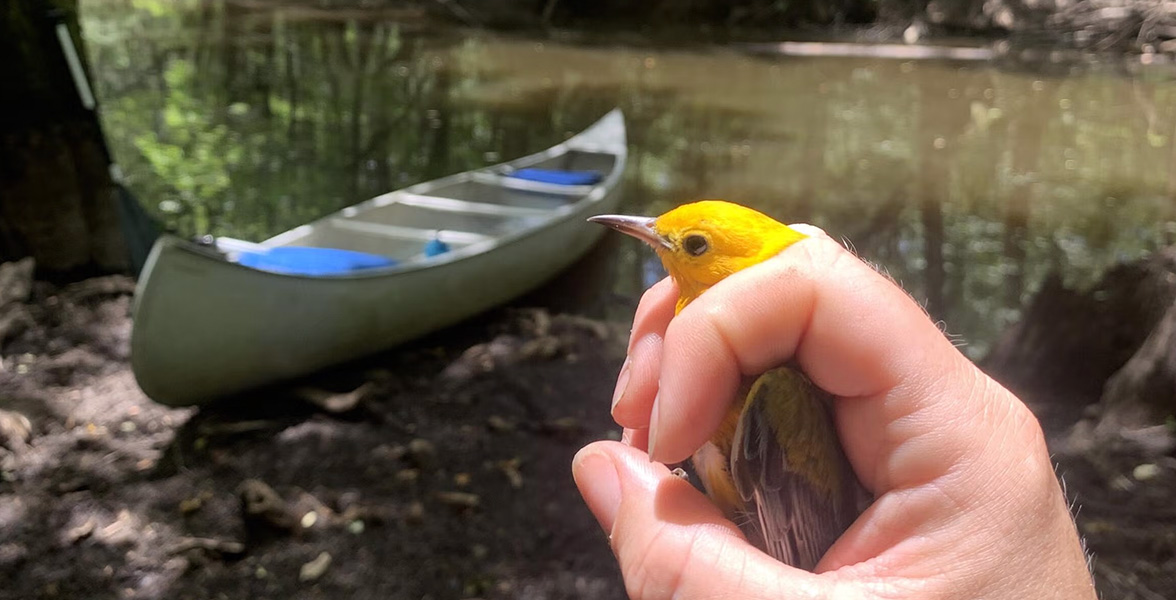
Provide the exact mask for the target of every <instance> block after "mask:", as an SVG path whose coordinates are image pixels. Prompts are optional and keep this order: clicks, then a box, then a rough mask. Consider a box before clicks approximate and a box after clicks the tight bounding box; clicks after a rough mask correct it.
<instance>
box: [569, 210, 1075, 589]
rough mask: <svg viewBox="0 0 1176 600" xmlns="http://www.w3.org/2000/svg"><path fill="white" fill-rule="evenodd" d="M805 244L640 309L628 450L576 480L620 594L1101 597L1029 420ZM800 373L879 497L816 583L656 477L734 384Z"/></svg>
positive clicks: (913, 317)
mask: <svg viewBox="0 0 1176 600" xmlns="http://www.w3.org/2000/svg"><path fill="white" fill-rule="evenodd" d="M803 231H804V232H805V233H809V234H810V235H811V236H812V237H810V238H808V239H805V240H803V241H801V242H798V243H797V244H795V245H793V246H792V247H790V248H789V249H788V250H786V251H784V252H783V253H781V254H780V255H779V256H777V257H775V258H773V259H771V260H768V261H766V262H764V263H762V264H759V265H756V266H754V267H751V268H748V269H745V270H744V271H741V272H739V273H735V274H734V275H731V276H730V277H728V278H727V279H725V280H723V281H722V282H720V283H718V284H717V285H715V286H714V287H713V288H711V289H710V290H709V291H707V292H706V293H705V294H703V295H702V296H701V297H699V298H698V299H697V300H695V301H694V302H693V303H691V304H690V305H689V306H687V307H686V308H685V309H684V310H683V311H682V312H681V314H680V315H678V316H677V317H676V318H675V317H674V316H673V315H674V304H675V301H676V299H677V297H678V292H677V289H676V287H675V286H674V284H673V283H672V282H671V281H669V280H665V281H662V282H661V283H659V284H657V285H655V286H654V287H652V288H650V289H649V290H648V291H647V292H646V293H645V296H644V297H643V298H642V300H641V305H640V306H639V308H638V310H637V315H636V317H635V319H634V326H633V333H632V337H631V339H630V343H629V350H628V356H629V358H628V359H627V361H626V366H625V367H624V368H622V374H621V376H620V377H619V378H618V390H617V397H616V399H615V400H614V406H613V417H614V418H615V419H616V421H617V422H618V423H619V424H620V425H622V426H623V427H624V428H625V438H624V439H625V441H626V442H627V443H625V444H619V443H616V442H597V443H594V444H591V445H589V446H587V447H586V448H584V449H583V450H581V451H580V452H579V454H577V455H576V458H575V461H574V462H573V473H574V476H575V479H576V483H577V485H578V486H579V488H580V491H581V493H582V494H583V496H584V499H585V501H586V502H587V503H588V506H589V508H590V509H591V510H592V512H593V514H594V515H595V516H596V518H597V520H599V521H600V523H601V525H602V526H603V527H604V529H605V530H606V531H608V532H609V533H610V536H609V537H610V540H611V544H612V547H613V550H614V552H615V553H616V555H617V560H618V561H619V563H620V566H621V572H622V574H623V576H624V579H625V585H626V588H627V590H628V592H629V594H630V595H631V596H632V597H634V598H642V599H644V598H671V597H672V598H712V597H722V598H726V597H739V598H811V599H815V598H908V597H911V598H913V597H918V598H980V597H983V598H1018V599H1020V598H1068V599H1071V598H1094V597H1095V593H1094V588H1093V585H1092V583H1091V578H1090V574H1089V572H1088V570H1087V564H1086V557H1085V555H1084V553H1083V551H1082V547H1081V544H1080V542H1079V539H1078V535H1077V531H1076V530H1075V527H1074V524H1073V520H1072V518H1071V516H1070V513H1069V510H1068V509H1067V506H1066V501H1065V499H1064V497H1063V495H1062V492H1061V488H1060V486H1059V485H1058V482H1057V480H1056V478H1055V477H1054V471H1053V467H1052V464H1051V462H1050V460H1049V455H1048V452H1047V449H1046V446H1045V441H1044V438H1043V436H1042V433H1041V427H1040V425H1039V424H1038V422H1037V419H1036V418H1035V417H1034V416H1033V415H1032V413H1030V412H1029V410H1028V409H1027V408H1026V407H1025V405H1024V404H1023V403H1022V402H1021V401H1020V400H1018V399H1017V398H1016V397H1015V396H1014V395H1012V394H1011V393H1010V392H1008V391H1007V390H1005V389H1004V388H1002V387H1001V386H1000V385H999V384H997V383H996V382H994V381H993V380H991V379H990V378H988V377H987V376H986V375H984V374H983V373H982V372H980V370H979V369H977V368H976V367H975V366H974V365H973V364H972V363H971V362H970V361H968V360H967V358H965V357H964V356H963V355H962V354H960V353H959V352H958V351H957V350H956V349H955V348H954V347H953V346H952V345H951V343H950V342H949V341H948V340H947V339H946V338H945V337H944V335H943V334H942V333H941V332H940V331H939V329H938V328H937V327H936V326H935V324H933V323H932V322H931V320H930V319H929V318H928V317H927V315H926V313H924V312H923V310H922V309H921V308H920V307H919V306H918V305H917V304H916V303H915V302H914V301H913V300H912V299H911V298H910V297H909V296H907V295H906V294H905V293H904V292H903V291H902V290H901V289H899V288H898V287H897V286H896V285H895V284H894V283H892V282H891V281H890V280H888V279H886V278H885V277H883V276H881V275H879V274H878V273H877V272H875V271H874V270H872V269H871V268H869V267H868V266H867V265H866V264H865V263H863V262H862V261H860V260H859V259H857V258H856V257H855V256H853V255H852V254H851V253H849V252H848V251H846V250H845V249H844V248H842V247H841V246H840V245H838V244H837V243H836V242H834V241H833V240H831V239H829V238H828V236H826V235H824V233H823V232H821V231H820V230H817V229H815V228H808V229H804V230H803ZM792 359H795V360H796V361H797V362H798V363H799V365H800V366H801V368H802V369H803V370H804V371H805V373H806V374H807V375H808V376H809V377H810V378H811V379H812V380H813V382H814V383H816V384H817V385H818V386H820V387H821V388H823V389H824V390H825V391H827V392H829V393H831V394H833V395H834V396H835V397H836V398H837V399H836V403H835V414H836V421H837V428H838V431H839V434H840V437H841V441H842V445H843V446H844V448H845V451H846V454H847V455H848V457H849V459H850V461H851V462H852V464H853V466H854V470H855V471H856V473H857V475H858V478H859V479H860V480H861V481H862V483H863V484H864V485H865V486H866V487H867V488H868V489H869V490H870V491H871V492H873V494H874V495H875V498H876V499H875V501H874V503H873V505H872V506H871V507H870V508H869V509H867V510H866V512H865V513H863V514H862V515H861V517H859V518H858V520H857V521H856V522H855V523H854V525H853V526H852V527H851V528H850V529H849V530H848V531H847V532H846V533H845V534H844V535H843V536H842V537H841V539H839V540H838V541H837V543H836V544H834V545H833V547H832V548H830V550H829V552H828V553H827V554H826V555H825V557H824V558H823V559H822V561H821V562H820V564H819V565H818V566H817V569H816V573H815V574H814V573H808V572H806V571H802V570H799V569H795V568H792V567H788V566H786V565H783V564H781V563H779V562H776V561H774V560H773V559H772V558H770V557H769V556H767V555H766V554H763V553H762V552H760V551H759V550H757V549H755V548H754V547H753V546H751V545H750V544H748V543H747V541H746V540H745V539H744V538H743V536H742V534H741V533H740V532H739V530H738V528H736V527H735V525H734V524H733V523H731V522H730V521H727V520H726V519H725V518H724V517H723V516H722V514H721V513H720V512H719V510H718V509H717V508H716V507H715V506H714V505H713V504H711V503H710V501H709V500H708V499H707V498H706V497H705V496H703V495H702V494H701V493H700V492H698V491H697V490H695V489H694V488H693V487H691V486H690V485H689V484H688V483H687V482H685V481H682V480H681V479H679V478H678V477H675V476H673V475H672V474H671V473H670V472H669V470H668V469H667V468H666V467H665V466H664V465H663V464H660V463H659V462H651V460H652V461H663V462H669V463H674V462H680V461H682V460H685V459H686V458H687V457H688V456H689V455H690V454H691V453H692V452H693V451H694V450H695V449H696V448H698V447H699V446H700V445H702V443H703V442H705V441H706V440H707V439H708V438H709V437H710V436H711V434H712V433H713V432H714V430H715V429H716V427H717V426H718V425H719V422H720V419H721V418H722V416H723V413H724V412H725V411H726V409H727V406H728V402H729V400H730V399H732V398H733V397H734V394H735V392H736V389H737V387H738V384H739V381H740V378H741V377H743V376H744V375H752V374H757V373H762V372H764V371H766V370H767V369H770V368H772V367H775V366H778V365H781V364H784V363H785V362H787V361H788V360H792ZM646 449H648V452H649V454H648V455H647V454H646V453H645V450H646Z"/></svg>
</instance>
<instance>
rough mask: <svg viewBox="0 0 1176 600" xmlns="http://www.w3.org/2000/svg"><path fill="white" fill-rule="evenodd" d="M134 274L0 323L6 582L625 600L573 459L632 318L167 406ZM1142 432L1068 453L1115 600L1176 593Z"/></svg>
mask: <svg viewBox="0 0 1176 600" xmlns="http://www.w3.org/2000/svg"><path fill="white" fill-rule="evenodd" d="M130 291H131V282H130V281H129V280H125V279H119V278H104V279H97V280H90V281H86V282H82V283H80V284H74V285H72V286H68V287H56V286H53V285H49V284H43V283H38V284H37V285H36V286H35V287H34V289H33V290H32V292H31V297H30V298H29V299H28V302H27V303H26V304H25V312H26V313H27V316H28V319H27V321H28V322H27V324H26V325H27V326H26V327H23V328H21V330H19V331H17V332H16V333H11V334H10V335H9V336H8V337H9V339H8V340H7V342H4V340H3V337H4V336H0V344H2V345H0V348H2V349H3V354H2V364H3V369H2V370H0V408H3V409H5V410H4V411H2V412H0V475H2V480H0V532H3V533H2V534H0V580H3V581H4V582H6V583H5V585H3V586H2V587H0V598H4V599H7V598H13V599H15V598H22V599H24V598H83V597H84V598H120V599H125V598H244V597H249V598H356V599H362V598H433V599H448V598H536V599H539V598H544V599H546V598H618V597H623V595H624V591H623V586H622V584H621V582H620V579H619V574H618V571H617V568H616V566H615V564H614V562H613V559H612V556H611V553H610V552H609V550H608V546H607V543H606V540H605V537H604V535H603V534H602V533H601V532H600V531H599V529H598V528H597V526H596V523H595V521H594V520H593V519H592V517H591V515H590V514H589V513H588V511H587V510H586V509H585V508H584V505H583V503H582V501H581V500H580V497H579V495H578V493H577V492H576V490H575V487H574V485H573V484H572V481H571V477H570V471H569V463H570V460H571V457H572V455H573V454H574V453H575V451H576V450H577V449H578V448H579V447H581V446H582V445H584V444H585V443H587V442H588V441H590V440H594V439H601V438H605V437H610V436H612V437H615V436H616V433H615V426H614V425H613V423H612V422H611V420H610V419H609V417H608V410H607V405H606V403H607V402H608V397H609V395H610V394H611V391H612V384H613V378H614V377H615V373H616V370H617V369H618V368H619V365H620V361H621V359H622V353H623V344H624V336H625V331H624V326H618V325H615V324H614V325H608V324H604V323H600V322H596V321H591V320H587V319H583V318H580V317H570V316H564V315H559V314H552V313H551V312H549V311H547V310H543V309H519V308H513V309H510V308H508V309H503V310H499V311H496V312H494V313H492V314H490V315H488V316H486V317H483V318H481V319H478V320H476V321H473V322H471V323H467V324H465V325H463V326H460V327H458V328H455V329H453V330H451V331H448V332H446V333H444V334H442V335H438V336H434V337H431V338H429V339H426V340H423V341H421V342H418V343H416V344H413V345H411V346H410V347H408V348H405V349H401V350H398V351H395V352H389V353H386V354H383V355H380V356H376V357H372V358H370V359H367V360H364V361H362V362H361V363H357V364H352V365H349V366H347V367H346V368H342V369H338V370H336V371H334V372H332V373H330V374H327V375H323V376H319V377H317V378H314V379H312V380H310V381H306V382H302V384H301V385H300V386H287V387H285V388H282V389H276V390H268V391H265V392H257V393H254V394H250V395H248V396H246V397H241V398H238V399H235V400H233V401H232V402H231V403H229V404H226V405H222V406H216V407H206V408H202V409H199V410H197V409H172V408H167V407H163V406H160V405H157V404H155V403H153V402H152V401H150V400H149V399H147V398H146V397H144V396H143V394H142V393H141V392H140V391H139V390H138V387H137V386H136V385H135V382H134V378H133V377H132V375H131V373H130V369H129V365H128V354H129V347H128V342H129V333H130V321H129V316H128V315H129V309H130V301H131V297H130ZM348 392H352V393H348ZM1073 412H1074V411H1054V413H1055V414H1067V415H1072V413H1073ZM1042 414H1043V415H1045V416H1047V417H1048V415H1049V414H1051V412H1050V411H1048V410H1043V411H1042ZM1066 418H1072V417H1066ZM1049 425H1050V427H1049V429H1050V430H1051V431H1063V430H1065V429H1066V428H1067V427H1065V425H1067V424H1065V423H1052V422H1051V423H1049ZM1141 448H1142V447H1141V446H1138V445H1131V444H1124V445H1123V447H1121V448H1113V449H1106V448H1102V449H1099V451H1098V452H1094V451H1084V452H1072V451H1071V452H1066V453H1060V454H1059V455H1058V458H1059V459H1060V460H1061V463H1062V464H1061V466H1060V469H1059V472H1060V473H1061V474H1062V475H1063V476H1064V478H1065V481H1066V484H1067V486H1068V492H1069V494H1070V495H1071V497H1072V498H1074V499H1076V501H1077V503H1078V505H1079V506H1080V507H1081V510H1080V513H1079V525H1080V529H1081V531H1082V533H1083V534H1084V536H1085V537H1086V539H1087V542H1088V544H1089V547H1090V549H1091V550H1092V552H1093V553H1094V556H1095V562H1094V568H1095V573H1096V574H1097V576H1098V580H1099V586H1100V589H1101V590H1102V593H1103V597H1104V598H1107V599H1124V600H1127V599H1142V600H1154V599H1160V598H1176V581H1174V579H1173V578H1174V577H1176V576H1174V575H1173V573H1176V558H1174V557H1176V509H1174V508H1173V505H1172V498H1174V497H1176V465H1173V462H1176V461H1174V459H1172V457H1171V455H1170V454H1171V449H1167V450H1164V449H1163V448H1161V449H1159V450H1158V451H1157V450H1156V449H1154V448H1153V449H1152V450H1147V449H1141ZM1140 465H1152V466H1151V467H1146V468H1144V469H1143V470H1142V471H1141V470H1140Z"/></svg>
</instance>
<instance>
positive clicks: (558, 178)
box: [507, 169, 604, 185]
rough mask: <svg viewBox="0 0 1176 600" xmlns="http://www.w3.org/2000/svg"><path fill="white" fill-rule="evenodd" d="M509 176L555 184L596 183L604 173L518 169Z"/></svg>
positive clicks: (602, 177)
mask: <svg viewBox="0 0 1176 600" xmlns="http://www.w3.org/2000/svg"><path fill="white" fill-rule="evenodd" d="M507 176H508V177H514V178H516V179H526V180H527V181H537V182H539V183H553V184H555V185H596V184H598V183H600V181H601V180H602V179H604V174H602V173H601V172H600V171H564V170H562V169H518V170H516V171H513V172H511V173H509V174H507Z"/></svg>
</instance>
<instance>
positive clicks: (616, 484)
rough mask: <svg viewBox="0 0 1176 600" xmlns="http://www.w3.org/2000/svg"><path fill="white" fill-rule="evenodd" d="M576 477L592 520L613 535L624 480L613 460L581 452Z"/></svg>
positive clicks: (599, 454)
mask: <svg viewBox="0 0 1176 600" xmlns="http://www.w3.org/2000/svg"><path fill="white" fill-rule="evenodd" d="M572 475H573V477H575V479H576V486H577V487H579V488H580V493H581V494H583V495H584V501H585V502H586V503H587V504H588V510H591V511H592V516H594V517H596V521H597V522H598V523H600V526H601V527H603V528H604V531H605V532H606V533H610V532H612V527H613V523H614V522H616V520H617V511H618V510H619V509H620V507H621V480H620V477H619V476H618V475H617V469H616V467H615V466H613V462H612V459H611V458H609V456H608V455H607V454H603V453H600V452H593V451H589V452H587V453H585V452H583V451H581V452H580V453H579V454H577V455H576V458H575V460H574V461H572Z"/></svg>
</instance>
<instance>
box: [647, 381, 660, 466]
mask: <svg viewBox="0 0 1176 600" xmlns="http://www.w3.org/2000/svg"><path fill="white" fill-rule="evenodd" d="M660 401H661V392H660V391H659V392H658V393H657V395H656V396H654V397H653V412H651V413H650V415H649V462H653V461H654V458H653V448H654V446H656V445H657V422H658V418H657V412H658V411H657V408H658V403H659V402H660Z"/></svg>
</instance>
